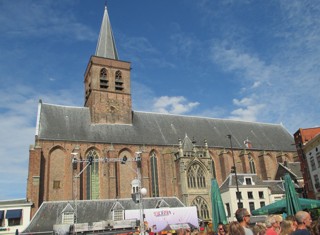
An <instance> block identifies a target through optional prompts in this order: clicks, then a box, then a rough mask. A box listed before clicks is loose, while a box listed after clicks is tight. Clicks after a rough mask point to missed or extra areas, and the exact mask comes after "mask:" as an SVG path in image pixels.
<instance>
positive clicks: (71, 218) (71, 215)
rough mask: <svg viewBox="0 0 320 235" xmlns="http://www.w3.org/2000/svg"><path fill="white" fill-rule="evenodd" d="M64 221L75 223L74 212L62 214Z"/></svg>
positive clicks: (64, 222)
mask: <svg viewBox="0 0 320 235" xmlns="http://www.w3.org/2000/svg"><path fill="white" fill-rule="evenodd" d="M62 223H63V224H74V213H73V212H64V213H63V214H62Z"/></svg>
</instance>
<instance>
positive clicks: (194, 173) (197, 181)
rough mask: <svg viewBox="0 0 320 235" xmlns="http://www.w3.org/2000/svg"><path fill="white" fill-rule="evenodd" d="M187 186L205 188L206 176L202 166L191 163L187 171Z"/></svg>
mask: <svg viewBox="0 0 320 235" xmlns="http://www.w3.org/2000/svg"><path fill="white" fill-rule="evenodd" d="M187 182H188V187H189V188H205V187H206V177H205V172H204V170H203V168H202V167H201V166H200V165H199V164H193V165H192V166H191V167H190V168H189V169H188V172H187Z"/></svg>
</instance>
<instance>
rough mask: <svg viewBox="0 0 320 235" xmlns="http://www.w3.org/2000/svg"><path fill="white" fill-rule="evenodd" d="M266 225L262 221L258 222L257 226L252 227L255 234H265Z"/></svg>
mask: <svg viewBox="0 0 320 235" xmlns="http://www.w3.org/2000/svg"><path fill="white" fill-rule="evenodd" d="M266 230H267V228H266V226H265V225H264V224H262V223H257V224H256V225H255V226H253V228H252V232H253V234H254V235H265V234H266Z"/></svg>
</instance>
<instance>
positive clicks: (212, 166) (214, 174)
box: [211, 160, 216, 179]
mask: <svg viewBox="0 0 320 235" xmlns="http://www.w3.org/2000/svg"><path fill="white" fill-rule="evenodd" d="M211 171H212V178H213V179H215V178H216V166H215V164H214V161H213V160H211Z"/></svg>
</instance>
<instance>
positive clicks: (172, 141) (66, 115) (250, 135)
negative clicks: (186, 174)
mask: <svg viewBox="0 0 320 235" xmlns="http://www.w3.org/2000/svg"><path fill="white" fill-rule="evenodd" d="M132 115H133V124H132V125H125V124H92V123H91V119H90V111H89V109H88V108H87V107H70V106H60V105H52V104H46V103H42V102H40V104H39V114H38V123H37V131H36V135H37V136H38V138H39V139H43V140H63V141H78V142H81V141H83V142H101V143H113V144H117V143H118V144H138V145H158V146H160V145H161V146H172V145H177V144H178V139H179V138H180V139H183V138H184V137H185V135H186V134H187V135H188V136H190V138H192V139H194V140H195V141H198V143H200V142H202V143H201V144H203V140H204V139H206V140H207V142H208V146H209V147H225V148H229V147H230V142H229V139H228V138H227V137H226V135H228V134H231V135H232V140H233V147H234V148H240V149H243V148H245V145H244V141H245V140H246V139H250V141H251V143H252V149H258V150H277V151H295V147H294V145H293V143H294V142H293V137H292V136H291V135H290V133H289V132H288V131H287V130H286V129H285V128H284V127H283V126H282V125H279V124H265V123H257V122H245V121H236V120H227V119H215V118H204V117H193V116H182V115H170V114H160V113H149V112H137V111H133V112H132Z"/></svg>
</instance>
